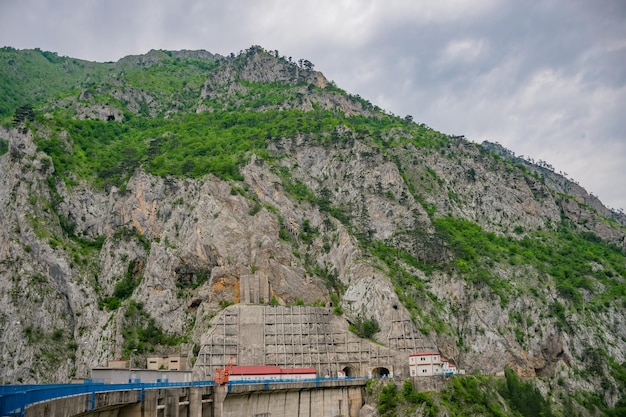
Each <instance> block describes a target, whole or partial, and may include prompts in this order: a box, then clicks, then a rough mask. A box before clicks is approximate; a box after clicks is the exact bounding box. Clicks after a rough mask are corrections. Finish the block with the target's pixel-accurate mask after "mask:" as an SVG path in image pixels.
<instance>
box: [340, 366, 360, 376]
mask: <svg viewBox="0 0 626 417" xmlns="http://www.w3.org/2000/svg"><path fill="white" fill-rule="evenodd" d="M341 371H342V372H343V374H344V375H345V376H346V377H352V376H356V372H355V370H354V368H353V367H351V366H346V367H345V368H343V369H342V370H341Z"/></svg>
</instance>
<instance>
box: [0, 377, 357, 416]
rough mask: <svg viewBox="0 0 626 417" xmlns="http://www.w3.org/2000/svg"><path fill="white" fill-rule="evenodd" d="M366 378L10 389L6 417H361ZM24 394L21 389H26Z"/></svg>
mask: <svg viewBox="0 0 626 417" xmlns="http://www.w3.org/2000/svg"><path fill="white" fill-rule="evenodd" d="M364 387H365V379H354V378H347V379H327V378H320V379H315V380H309V381H297V382H270V381H266V382H259V383H245V384H239V383H237V384H235V383H229V384H228V385H214V384H212V383H209V382H196V383H192V384H114V385H109V384H92V383H88V384H59V385H30V386H5V387H2V390H0V416H2V417H5V416H19V417H74V416H81V417H241V416H256V417H279V416H284V417H337V416H345V417H358V415H359V410H360V409H361V407H362V406H363V401H364ZM20 390H21V391H20Z"/></svg>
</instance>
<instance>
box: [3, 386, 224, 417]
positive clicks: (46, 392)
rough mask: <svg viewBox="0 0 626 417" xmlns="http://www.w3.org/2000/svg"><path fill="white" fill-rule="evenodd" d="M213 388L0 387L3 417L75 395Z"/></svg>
mask: <svg viewBox="0 0 626 417" xmlns="http://www.w3.org/2000/svg"><path fill="white" fill-rule="evenodd" d="M206 385H213V382H212V381H194V382H157V383H131V384H104V383H84V384H49V385H0V416H2V417H7V416H17V417H23V416H24V410H25V409H26V407H27V406H29V405H31V404H34V403H38V402H41V401H50V400H53V399H55V398H62V397H70V396H73V395H82V394H92V395H95V394H96V393H98V392H107V391H134V390H141V393H142V395H141V398H143V391H144V390H146V389H158V388H179V387H191V386H206Z"/></svg>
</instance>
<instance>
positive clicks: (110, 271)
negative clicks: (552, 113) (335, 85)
mask: <svg viewBox="0 0 626 417" xmlns="http://www.w3.org/2000/svg"><path fill="white" fill-rule="evenodd" d="M181 54H182V53H178V55H176V54H175V56H176V57H179V58H181V59H182V58H185V57H186V58H189V57H191V58H194V59H205V60H207V62H208V63H210V65H213V66H215V69H212V70H211V71H208V72H207V73H206V74H205V79H204V81H203V82H197V89H196V90H193V89H191V87H185V88H189V92H188V93H189V94H187V93H185V94H186V95H184V97H183V96H182V95H181V96H177V95H176V94H174V95H172V96H171V97H169V96H167V94H165V93H164V92H163V91H152V90H147V89H145V90H139V89H137V88H136V87H133V86H129V85H125V84H124V83H123V82H122V81H115V82H113V81H111V83H110V84H102V85H99V86H95V87H92V90H83V93H82V94H80V96H79V97H78V98H77V99H71V100H69V101H66V102H61V103H63V104H64V105H63V106H60V105H59V103H60V102H54V103H52V104H50V105H49V106H48V107H47V108H46V109H47V110H48V111H51V112H54V111H60V110H59V109H60V108H65V107H64V106H65V105H68V106H69V107H72V106H75V110H76V111H75V112H73V113H71V114H72V117H74V118H75V119H82V118H85V117H88V118H91V119H97V120H100V121H101V122H96V121H94V123H122V124H123V123H124V120H125V118H126V117H131V116H132V117H138V114H140V113H141V112H144V113H145V114H144V116H142V117H146V118H148V119H149V117H150V115H153V116H154V115H161V116H162V117H163V119H164V120H165V119H167V117H169V116H171V115H172V114H174V113H173V112H174V111H176V112H185V111H187V112H189V113H203V112H221V111H225V109H227V108H229V106H245V105H246V102H245V100H243V99H241V97H248V96H246V94H253V93H254V92H255V91H257V90H255V89H254V88H255V87H254V86H255V85H256V84H264V83H265V84H267V83H270V84H271V83H275V84H276V85H279V86H280V88H283V89H289V95H288V96H287V98H285V99H284V100H282V101H281V100H278V99H275V100H273V101H272V100H266V102H264V103H265V104H263V105H262V106H260V107H254V111H259V112H263V111H268V112H269V111H282V110H294V109H296V110H301V111H305V112H306V111H309V110H311V109H317V111H319V110H320V109H322V110H324V109H326V110H329V111H332V112H337V113H338V114H339V113H340V114H342V115H347V116H350V115H358V116H359V117H362V118H367V117H372V118H373V119H372V123H374V122H376V120H377V119H376V117H379V118H382V117H385V116H382V115H380V113H379V112H377V111H376V110H375V108H374V107H373V106H371V105H368V104H367V103H366V102H364V101H363V100H360V99H358V98H354V97H351V96H349V95H347V94H345V93H344V94H342V93H338V92H336V91H335V90H333V89H332V88H330V83H329V82H328V81H327V80H326V79H325V78H324V77H323V75H322V74H321V73H318V72H315V71H312V70H310V69H306V68H304V67H301V66H296V65H294V64H291V63H289V62H287V61H286V60H284V59H280V58H277V57H276V56H275V54H272V53H268V52H266V51H263V50H258V49H254V48H253V49H251V50H249V51H247V52H246V54H245V56H244V55H241V56H239V57H231V58H224V57H217V56H214V55H212V54H208V53H206V54H203V53H200V52H187V54H186V55H185V54H182V55H181ZM168 57H170V56H169V55H167V54H164V53H163V52H159V51H152V52H151V53H150V54H148V55H147V56H143V57H129V58H126V59H124V60H122V61H120V63H118V65H121V68H125V70H128V71H130V70H129V68H135V67H137V66H139V67H142V68H143V67H146V68H153V67H155V66H157V65H158V64H159V62H161V61H162V60H166V59H169V58H168ZM194 62H196V61H194ZM196 64H197V62H196ZM177 65H178V64H177ZM207 65H209V64H207ZM211 68H213V67H211ZM111 78H113V77H111ZM190 92H195V94H196V95H195V96H193V97H192V96H191V93H190ZM105 93H106V94H109V95H110V97H112V99H111V103H110V104H108V105H107V106H108V107H107V106H104V107H97V106H96V104H95V102H94V100H95V97H100V96H99V95H102V94H105ZM254 94H256V93H254ZM259 94H260V93H259ZM168 97H169V98H168ZM113 99H115V100H118V101H115V100H113ZM248 99H249V97H248V98H247V99H246V100H248ZM168 100H169V101H168ZM238 100H242V102H241V103H239V101H238ZM115 103H125V104H126V107H123V108H120V107H119V104H115ZM172 103H178V104H180V106H179V105H178V104H176V105H173V104H172ZM181 103H182V104H181ZM94 106H96V107H94ZM141 109H143V110H141ZM109 115H113V116H114V120H109V119H108V116H109ZM161 116H160V117H161ZM107 120H108V121H107ZM358 120H361V119H358ZM396 125H397V126H395V127H393V128H390V129H388V130H385V131H384V132H383V133H380V134H378V133H377V134H376V135H373V134H372V133H370V132H369V131H368V129H367V128H359V127H354V126H351V125H349V123H348V122H345V123H337V124H336V125H335V126H334V127H333V128H332V130H330V131H323V132H321V133H319V134H312V133H310V132H308V133H306V132H303V133H297V134H294V135H287V136H281V135H274V136H272V137H271V140H268V142H267V148H266V149H263V152H259V153H258V154H250V155H249V158H248V159H246V160H245V163H244V164H243V165H242V166H241V167H240V172H239V173H240V174H241V177H240V179H238V180H225V179H221V178H219V177H217V176H213V175H210V174H209V175H206V176H203V177H200V178H184V177H174V176H156V175H153V174H150V173H148V172H147V171H146V170H144V169H141V167H138V168H137V169H134V170H133V171H132V172H130V173H129V177H128V180H127V181H126V182H125V183H124V184H123V186H110V187H97V186H95V185H94V184H92V183H91V182H88V181H84V180H77V179H76V178H72V177H71V176H70V178H66V179H65V180H63V179H62V178H61V177H60V176H58V175H56V174H55V169H57V167H55V165H54V163H53V161H52V159H51V158H50V156H49V155H48V154H46V152H44V150H45V146H43V145H42V143H44V145H45V142H42V141H45V140H46V138H49V137H50V136H51V135H52V133H51V132H50V128H49V127H47V125H46V122H45V121H43V122H37V123H32V124H30V125H29V126H18V128H12V129H2V130H0V138H1V139H2V140H3V141H5V142H6V143H7V144H8V151H7V152H6V153H5V154H3V155H1V156H0V184H2V186H1V187H0V212H1V213H2V216H0V326H1V329H2V335H3V337H2V338H3V345H2V350H1V351H0V360H1V362H2V366H1V368H2V377H3V379H4V381H5V382H51V381H66V380H68V378H70V377H73V376H86V375H88V370H89V369H90V368H91V367H95V366H102V365H106V361H107V359H111V358H115V357H120V356H123V355H126V356H128V354H129V352H133V351H135V350H137V351H139V352H140V353H139V354H137V357H138V358H139V357H141V356H142V355H148V354H152V353H167V351H168V350H171V349H176V350H177V351H179V350H183V351H190V352H192V353H193V355H192V357H193V362H194V363H195V366H194V373H195V374H196V376H198V377H211V375H212V374H211V372H212V370H213V369H214V368H215V367H218V366H223V365H224V364H225V362H226V361H227V359H228V357H229V356H233V357H235V358H236V359H237V362H238V363H239V364H241V365H243V364H261V363H262V364H267V365H272V364H276V365H281V366H315V367H317V368H318V371H319V373H320V374H329V375H334V374H336V372H337V371H338V370H341V369H343V368H346V369H348V370H350V372H353V373H354V374H356V375H367V374H369V373H371V372H374V370H375V369H376V368H379V367H383V366H384V367H386V368H391V369H393V370H394V372H395V373H396V374H405V373H407V372H408V354H409V353H411V352H413V351H415V350H419V349H423V348H428V349H438V350H439V351H441V353H442V354H443V355H444V356H446V357H447V358H449V359H451V360H453V361H454V362H456V364H457V366H458V367H459V368H463V369H465V370H466V371H467V372H468V373H477V374H478V373H480V374H497V373H500V372H502V370H503V369H504V367H505V366H510V367H511V368H513V369H515V370H516V371H517V372H518V374H520V375H523V376H549V377H556V378H559V377H561V378H566V379H567V384H568V385H567V386H568V389H570V390H572V391H576V390H588V391H595V390H598V389H599V388H598V387H600V386H601V384H605V385H606V384H609V385H610V386H611V387H613V389H612V390H608V391H606V394H604V395H605V399H606V402H607V404H614V403H615V402H616V401H617V399H618V398H619V396H618V394H617V393H618V391H617V383H616V382H615V380H614V377H613V376H612V375H613V374H612V368H611V367H610V366H609V365H606V364H603V363H605V362H603V361H605V360H606V358H611V361H612V363H616V364H620V363H622V362H624V360H625V359H626V358H625V356H626V343H625V342H624V340H626V314H625V312H624V309H623V306H622V300H621V296H620V295H619V294H617V295H615V294H616V293H612V292H611V291H617V289H618V286H616V285H617V284H620V283H623V281H624V277H623V276H622V275H621V274H622V272H623V267H622V269H621V270H620V269H619V268H614V267H611V266H610V265H609V263H607V262H605V258H602V257H601V256H600V257H597V258H596V259H595V260H594V261H593V262H588V263H586V264H585V265H583V266H582V267H581V268H580V269H579V270H580V271H582V272H581V277H580V279H581V280H582V281H581V285H580V286H579V287H577V288H572V289H570V288H569V287H563V286H562V285H561V286H559V283H558V282H557V281H556V280H555V278H553V276H554V275H555V274H557V273H558V272H559V271H557V270H552V269H551V270H546V268H543V267H541V265H539V264H531V263H529V262H522V261H520V259H527V258H523V257H521V256H522V255H521V254H519V253H515V251H518V250H520V249H517V248H518V247H517V246H516V248H515V249H509V251H510V253H507V254H506V256H504V255H498V256H499V257H498V256H494V257H493V258H488V259H484V260H483V261H482V263H481V264H480V265H481V267H480V268H475V269H471V268H469V267H468V266H467V261H466V260H463V259H467V258H462V257H461V256H460V255H459V253H461V252H460V249H459V247H458V244H457V243H455V242H456V241H455V240H453V239H452V238H451V236H450V235H447V234H446V233H444V231H445V229H444V227H443V226H442V224H441V221H442V219H443V220H445V219H457V220H458V221H461V220H462V221H464V222H466V223H463V225H465V227H469V226H467V225H469V224H471V225H474V226H475V227H476V228H480V229H481V230H482V231H484V233H486V235H487V236H488V239H487V240H489V239H490V240H491V241H497V240H498V239H505V240H507V239H508V241H510V242H521V241H524V239H526V238H527V239H530V240H528V241H525V242H526V243H525V244H526V245H527V246H526V247H529V246H531V245H532V244H533V242H535V240H532V239H539V238H536V237H534V236H535V235H534V233H536V232H537V233H538V232H540V231H545V232H546V233H555V232H556V230H557V229H558V225H559V224H561V223H562V222H563V221H567V222H570V223H571V224H573V225H574V226H572V227H573V229H574V230H576V231H580V232H583V233H586V234H585V235H584V236H586V238H588V239H591V240H593V241H597V240H598V239H599V240H603V241H604V242H610V243H611V244H612V245H614V246H608V245H607V248H609V247H610V248H613V249H614V247H619V248H621V249H622V251H623V250H624V248H625V240H624V239H625V233H624V228H623V227H622V226H620V222H622V223H621V224H622V225H623V224H624V223H623V219H622V218H621V217H620V216H619V215H618V214H616V213H613V212H611V211H610V210H608V209H606V208H604V207H603V206H601V204H600V203H599V202H598V201H597V199H595V200H594V198H593V197H592V196H590V195H588V194H587V193H586V191H584V190H582V189H581V188H580V187H578V186H576V185H575V184H572V183H571V182H569V181H568V180H567V179H565V178H564V177H563V176H560V175H558V174H554V173H553V172H550V173H548V172H544V171H545V170H544V169H543V168H542V167H539V166H536V165H533V164H531V163H529V162H526V165H525V166H526V168H524V169H522V168H521V167H520V166H517V165H513V164H511V163H505V162H503V161H502V158H497V157H495V156H494V153H493V152H494V150H493V149H492V148H493V147H489V146H487V145H484V146H480V145H476V144H472V143H469V142H467V141H465V140H463V139H462V138H450V137H446V136H445V135H441V134H437V133H436V132H432V131H429V130H425V127H423V126H418V125H411V126H409V127H402V124H401V123H400V122H398V123H396ZM411 129H413V130H411ZM415 132H418V133H415ZM424 132H426V133H424ZM412 135H415V138H414V137H413V136H412ZM420 135H421V136H420ZM427 135H431V136H429V137H432V138H431V139H429V140H431V142H432V143H435V144H436V145H432V144H429V145H428V146H424V145H423V144H422V142H420V140H423V137H426V136H427ZM58 137H59V138H60V141H61V142H62V146H64V147H65V149H66V151H67V152H68V153H72V152H73V151H74V150H73V146H72V137H71V134H70V133H68V132H67V131H64V132H61V133H59V134H58ZM407 138H409V139H411V141H408V142H402V140H404V139H407ZM420 138H422V139H420ZM433 138H434V139H433ZM36 142H37V143H36ZM398 143H400V144H401V145H398ZM429 143H430V142H429ZM437 144H438V145H437ZM496 150H497V149H496ZM261 154H262V155H263V156H260V155H261ZM294 184H295V185H296V186H298V187H300V188H298V190H299V191H302V190H305V191H306V192H308V193H310V194H304V197H303V196H302V195H303V194H302V193H301V194H297V193H295V192H294V191H293V190H294ZM311 196H313V197H311ZM444 226H445V224H444ZM474 226H472V227H474ZM476 230H478V229H476ZM476 233H478V232H476ZM481 233H483V232H481ZM545 236H546V237H544V239H545V240H546V241H547V240H549V239H553V237H552V236H553V235H548V234H546V235H545ZM481 244H486V243H481ZM455 245H457V246H455ZM522 247H523V246H522ZM613 249H611V250H613ZM464 250H466V251H467V250H469V249H467V248H465V249H464ZM607 250H608V249H607ZM615 253H617V252H615ZM553 255H556V254H554V253H553ZM546 256H547V255H546ZM607 256H608V255H607ZM611 256H613V255H611ZM615 256H618V255H615ZM622 256H623V255H622ZM620 259H622V258H620ZM598 271H601V272H603V273H604V275H606V277H603V278H602V279H600V278H597V277H598V276H599V275H598V274H596V275H594V273H596V272H598ZM607 288H609V289H611V290H610V291H608V290H607V292H609V293H610V294H613V295H611V296H610V297H608V296H607V297H606V298H601V296H600V295H601V294H602V293H603V292H604V291H605V290H606V289H607ZM572 291H574V292H572ZM572 300H574V301H572ZM598 300H600V301H598ZM232 304H236V305H232ZM270 304H271V306H270ZM229 306H230V307H229ZM586 306H588V307H586ZM364 323H368V324H369V325H371V326H372V328H374V332H373V334H369V335H368V336H371V337H373V338H375V339H376V340H377V341H378V343H379V344H375V343H372V342H369V341H367V340H365V339H362V338H358V337H357V336H356V335H354V334H353V333H351V332H349V331H347V328H348V326H349V325H352V326H353V330H355V331H356V332H357V333H358V332H359V331H362V330H363V329H361V328H359V326H362V325H363V324H364ZM374 324H376V325H377V326H375V325H374ZM146 335H152V339H150V340H151V341H153V342H152V344H151V345H150V348H148V347H147V346H146V345H143V344H142V343H144V340H147V336H146ZM176 337H179V338H178V339H177V338H176ZM154 341H156V342H154ZM149 349H156V351H155V352H151V351H150V350H149ZM159 349H161V350H159ZM391 369H390V370H391ZM607 381H608V382H607ZM611 384H612V385H611ZM370 411H371V410H370ZM370 411H366V410H364V411H363V412H364V413H370V414H371V412H370Z"/></svg>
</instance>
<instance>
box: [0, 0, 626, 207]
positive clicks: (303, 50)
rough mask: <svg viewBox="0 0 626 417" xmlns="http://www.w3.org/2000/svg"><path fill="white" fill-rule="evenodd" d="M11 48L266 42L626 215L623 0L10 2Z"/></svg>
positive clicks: (219, 49) (143, 48)
mask: <svg viewBox="0 0 626 417" xmlns="http://www.w3.org/2000/svg"><path fill="white" fill-rule="evenodd" d="M0 45H1V46H3V45H8V46H12V47H15V48H19V49H24V48H34V47H39V48H41V49H44V50H49V51H53V52H57V53H58V54H59V55H67V56H71V57H75V58H81V59H87V60H94V61H116V60H118V59H120V58H122V57H123V56H126V55H130V54H141V53H145V52H147V51H149V50H150V49H169V50H179V49H205V50H208V51H210V52H213V53H218V54H221V55H227V54H229V53H231V52H234V53H238V52H239V51H240V50H243V49H246V48H248V47H250V46H251V45H260V46H262V47H264V48H265V49H268V50H278V51H279V53H280V54H281V55H284V56H287V57H289V56H291V57H293V59H295V60H298V59H301V58H303V59H308V60H310V61H311V62H313V64H315V69H317V70H319V71H321V72H323V73H324V75H325V76H326V77H327V78H328V79H330V80H333V81H335V82H336V83H337V85H338V86H339V87H341V88H343V89H344V90H346V91H348V92H350V93H352V94H359V95H361V96H362V97H364V98H366V99H368V100H370V101H371V102H372V103H373V104H376V105H378V106H380V107H382V108H384V109H385V110H387V111H389V112H392V113H394V114H397V115H399V116H405V115H407V114H410V115H412V116H413V117H414V120H415V121H416V122H420V123H425V124H427V125H428V126H431V127H433V128H435V129H437V130H439V131H442V132H444V133H448V134H455V135H465V137H467V138H468V139H470V140H472V141H475V142H482V141H483V140H489V141H492V142H496V141H497V142H500V143H501V144H502V145H504V146H506V147H507V148H509V149H511V150H513V151H514V152H515V153H516V154H518V155H525V156H529V157H532V158H534V159H535V160H537V159H542V160H544V161H546V162H548V163H550V164H551V165H553V166H554V167H555V169H556V171H563V172H565V173H567V174H568V177H570V178H573V179H575V180H576V181H578V182H579V183H580V184H581V185H582V186H583V187H585V188H586V189H587V190H588V191H589V192H592V193H593V194H595V195H597V196H598V197H599V198H600V199H601V200H602V201H603V202H604V203H605V204H606V205H607V206H609V207H612V208H615V209H619V208H623V209H624V210H626V1H624V0H594V1H589V0H540V1H514V0H317V1H303V0H224V1H219V0H178V1H167V0H108V1H103V0H58V1H52V0H19V1H18V0H0Z"/></svg>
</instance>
